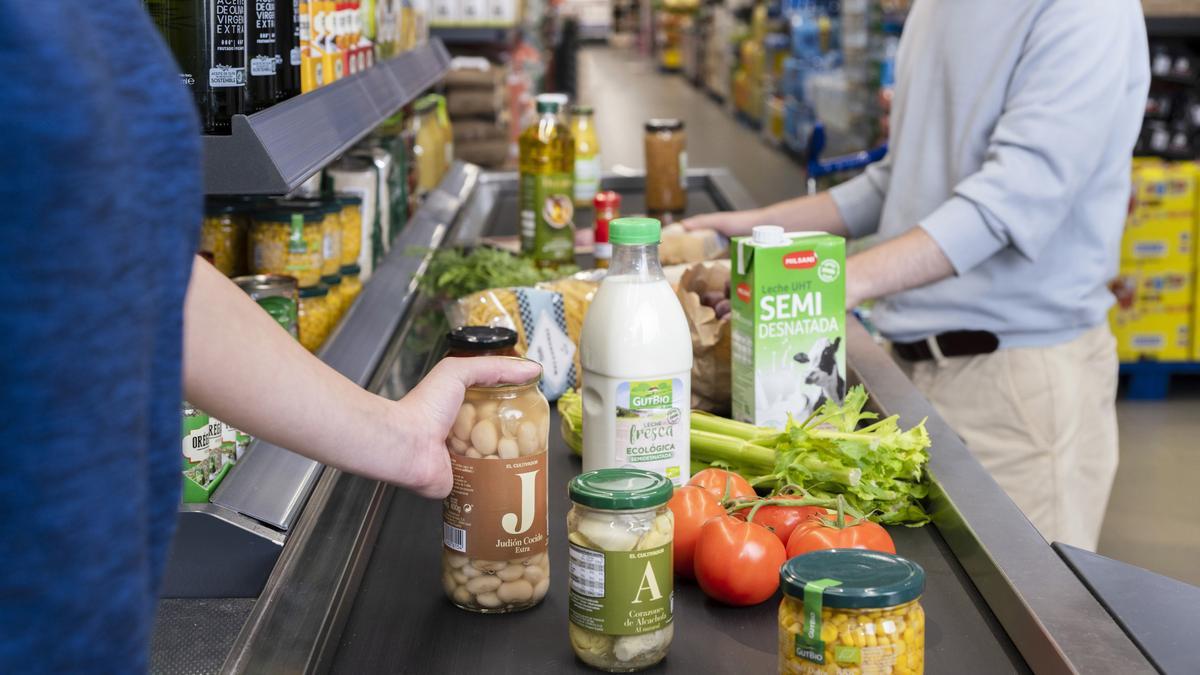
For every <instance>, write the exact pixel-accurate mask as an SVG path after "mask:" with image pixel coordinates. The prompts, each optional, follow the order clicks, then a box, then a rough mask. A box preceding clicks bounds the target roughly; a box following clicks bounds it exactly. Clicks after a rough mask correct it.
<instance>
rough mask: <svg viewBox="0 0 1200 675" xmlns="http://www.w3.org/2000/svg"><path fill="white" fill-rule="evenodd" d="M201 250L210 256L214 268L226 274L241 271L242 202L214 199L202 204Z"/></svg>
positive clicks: (243, 238)
mask: <svg viewBox="0 0 1200 675" xmlns="http://www.w3.org/2000/svg"><path fill="white" fill-rule="evenodd" d="M200 252H201V253H208V254H209V255H211V256H212V262H213V267H216V268H217V269H218V270H220V271H221V273H222V274H224V275H225V276H227V277H235V276H238V275H239V274H241V273H242V269H243V267H244V266H245V264H246V218H245V213H244V208H243V206H242V205H240V204H237V203H234V202H217V201H209V202H208V203H206V204H205V205H204V223H203V225H201V227H200Z"/></svg>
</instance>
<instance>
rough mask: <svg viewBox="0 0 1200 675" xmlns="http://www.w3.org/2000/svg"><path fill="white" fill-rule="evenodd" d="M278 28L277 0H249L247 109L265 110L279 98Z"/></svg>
mask: <svg viewBox="0 0 1200 675" xmlns="http://www.w3.org/2000/svg"><path fill="white" fill-rule="evenodd" d="M285 2H286V0H285ZM281 4H284V3H281ZM277 29H278V23H277V22H276V7H275V0H246V53H247V59H246V63H247V65H248V66H249V69H250V78H249V79H248V80H247V83H246V97H247V98H246V107H247V108H248V112H252V113H255V112H258V111H260V110H266V109H267V108H269V107H271V106H272V105H274V104H275V101H276V99H277V98H278V97H279V74H278V58H279V35H278V33H277Z"/></svg>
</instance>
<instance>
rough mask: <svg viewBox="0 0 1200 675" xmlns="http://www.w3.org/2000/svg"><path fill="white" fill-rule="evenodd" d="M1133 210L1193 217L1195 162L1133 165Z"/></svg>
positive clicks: (1150, 214)
mask: <svg viewBox="0 0 1200 675" xmlns="http://www.w3.org/2000/svg"><path fill="white" fill-rule="evenodd" d="M1133 214H1134V216H1136V217H1140V218H1176V217H1186V218H1190V219H1193V220H1194V219H1195V217H1196V165H1195V164H1194V163H1192V162H1171V163H1164V164H1141V165H1138V166H1135V167H1134V169H1133Z"/></svg>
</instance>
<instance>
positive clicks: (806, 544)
mask: <svg viewBox="0 0 1200 675" xmlns="http://www.w3.org/2000/svg"><path fill="white" fill-rule="evenodd" d="M830 548H861V549H866V550H869V551H883V552H885V553H895V552H896V545H895V544H894V543H892V537H891V535H889V534H888V533H887V530H885V529H883V526H882V525H880V524H879V523H873V522H871V521H869V520H866V519H863V520H850V521H847V520H845V518H844V516H841V517H840V516H834V518H833V519H832V520H827V519H824V518H813V519H811V520H807V521H805V522H802V523H800V524H799V525H797V526H796V529H795V530H793V531H792V535H791V536H790V537H788V542H787V557H788V558H795V557H796V556H798V555H803V554H805V553H810V552H812V551H823V550H825V549H830Z"/></svg>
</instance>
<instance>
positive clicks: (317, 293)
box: [300, 284, 329, 298]
mask: <svg viewBox="0 0 1200 675" xmlns="http://www.w3.org/2000/svg"><path fill="white" fill-rule="evenodd" d="M325 295H329V287H328V286H326V285H325V284H317V285H316V286H305V287H304V288H301V289H300V297H301V298H319V297H322V296H325Z"/></svg>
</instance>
